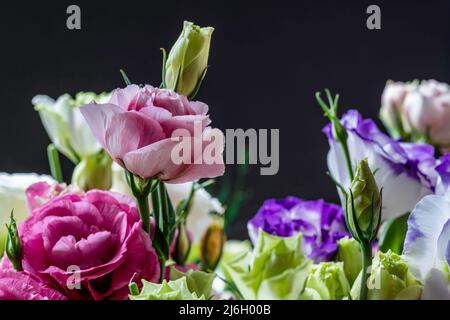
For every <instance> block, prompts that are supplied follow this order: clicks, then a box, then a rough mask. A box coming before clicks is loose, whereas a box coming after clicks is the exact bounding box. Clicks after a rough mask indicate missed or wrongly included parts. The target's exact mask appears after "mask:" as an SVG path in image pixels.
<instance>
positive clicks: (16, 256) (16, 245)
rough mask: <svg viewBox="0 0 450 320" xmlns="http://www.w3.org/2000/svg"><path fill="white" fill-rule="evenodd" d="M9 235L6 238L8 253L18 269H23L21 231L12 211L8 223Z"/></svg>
mask: <svg viewBox="0 0 450 320" xmlns="http://www.w3.org/2000/svg"><path fill="white" fill-rule="evenodd" d="M6 229H7V230H8V237H7V238H6V255H7V256H8V259H9V261H11V264H12V265H13V267H14V269H16V270H17V271H21V270H22V245H21V244H20V238H19V231H18V230H17V224H16V220H15V219H14V215H13V212H11V217H10V222H9V224H7V225H6Z"/></svg>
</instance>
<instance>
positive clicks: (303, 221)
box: [247, 196, 350, 262]
mask: <svg viewBox="0 0 450 320" xmlns="http://www.w3.org/2000/svg"><path fill="white" fill-rule="evenodd" d="M247 227H248V231H249V235H250V239H251V240H252V242H253V243H254V244H255V243H257V239H258V233H259V229H262V230H264V231H265V232H267V233H269V234H272V235H276V236H279V237H291V236H293V235H295V234H298V233H299V232H301V233H302V236H303V238H302V239H303V241H302V242H303V243H302V245H303V247H302V249H303V253H304V254H305V255H306V256H307V257H308V258H310V259H312V260H314V261H315V262H322V261H330V260H331V259H333V257H334V255H335V254H336V251H337V248H338V245H337V241H338V240H339V239H341V238H343V237H345V236H350V234H349V233H348V231H347V229H346V227H345V220H344V213H343V210H342V208H341V207H340V206H337V205H335V204H331V203H327V202H325V201H323V200H314V201H305V200H302V199H299V198H297V197H292V196H290V197H286V198H284V199H269V200H266V201H265V202H264V204H263V205H262V207H261V208H260V209H259V210H258V212H257V213H256V215H255V216H254V217H253V218H252V219H251V220H250V221H249V222H248V224H247Z"/></svg>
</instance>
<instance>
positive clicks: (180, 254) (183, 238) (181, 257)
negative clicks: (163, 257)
mask: <svg viewBox="0 0 450 320" xmlns="http://www.w3.org/2000/svg"><path fill="white" fill-rule="evenodd" d="M175 241H176V242H175V252H174V253H173V257H172V258H173V260H175V262H176V263H177V264H179V265H184V264H185V263H186V260H187V258H188V257H189V253H190V251H191V239H190V237H189V235H188V233H187V230H186V224H185V223H181V224H180V226H179V227H178V234H177V237H176V240H175Z"/></svg>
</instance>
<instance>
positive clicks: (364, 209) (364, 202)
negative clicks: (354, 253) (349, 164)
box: [346, 159, 381, 240]
mask: <svg viewBox="0 0 450 320" xmlns="http://www.w3.org/2000/svg"><path fill="white" fill-rule="evenodd" d="M380 210H381V195H380V191H379V189H378V186H377V183H376V182H375V177H374V176H373V174H372V171H371V170H370V168H369V163H368V161H367V159H364V160H361V161H360V163H359V164H358V167H357V168H356V173H355V177H354V179H353V181H352V183H351V186H350V194H349V195H348V197H347V214H346V216H347V224H348V226H349V228H350V232H351V233H352V235H353V236H354V237H355V238H360V237H361V235H364V236H365V238H369V240H372V239H373V238H374V236H375V234H376V232H377V228H378V225H379V221H380ZM355 219H356V220H355Z"/></svg>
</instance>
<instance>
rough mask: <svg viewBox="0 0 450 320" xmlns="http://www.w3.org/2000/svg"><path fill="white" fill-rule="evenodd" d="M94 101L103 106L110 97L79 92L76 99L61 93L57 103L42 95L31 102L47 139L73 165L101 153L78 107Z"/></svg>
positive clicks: (104, 94)
mask: <svg viewBox="0 0 450 320" xmlns="http://www.w3.org/2000/svg"><path fill="white" fill-rule="evenodd" d="M93 100H94V101H96V102H97V103H106V102H107V101H108V100H109V94H106V93H103V94H100V95H96V94H94V93H91V92H80V93H78V94H77V95H76V96H75V99H73V98H72V97H71V96H70V95H69V94H64V95H62V96H60V97H59V98H58V99H57V100H56V101H55V100H54V99H52V98H50V97H48V96H45V95H37V96H35V97H34V98H33V100H32V103H33V105H34V107H35V110H36V111H38V112H39V115H40V117H41V121H42V124H43V125H44V127H45V130H46V131H47V134H48V136H49V138H50V140H51V141H52V143H53V144H54V145H55V146H56V148H57V149H58V150H59V151H60V152H61V153H62V154H64V155H65V156H66V157H67V158H69V159H70V160H71V161H72V162H73V163H78V162H79V161H80V159H82V158H84V157H85V156H88V155H91V154H93V153H96V152H98V151H100V150H101V146H100V144H99V143H98V142H97V140H96V139H95V138H94V136H93V134H92V132H91V129H90V128H89V126H88V125H87V123H86V120H85V119H84V117H83V116H82V114H81V112H80V110H79V107H80V106H81V105H83V104H86V103H90V102H92V101H93Z"/></svg>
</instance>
